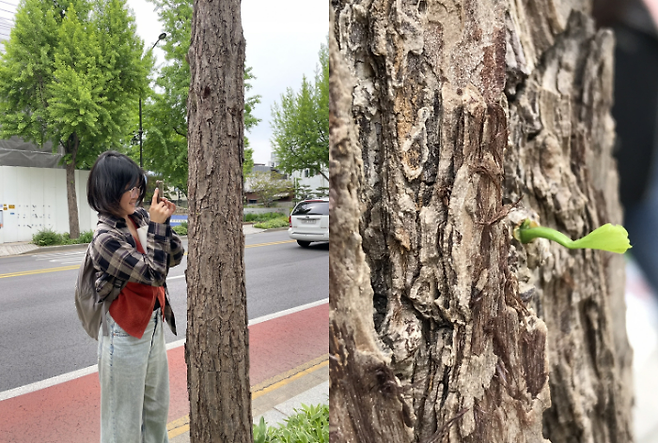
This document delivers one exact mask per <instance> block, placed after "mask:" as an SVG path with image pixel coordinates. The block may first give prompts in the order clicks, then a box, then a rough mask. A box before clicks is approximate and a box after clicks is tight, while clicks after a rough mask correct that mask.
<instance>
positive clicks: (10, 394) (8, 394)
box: [0, 298, 329, 401]
mask: <svg viewBox="0 0 658 443" xmlns="http://www.w3.org/2000/svg"><path fill="white" fill-rule="evenodd" d="M326 303H329V299H328V298H325V299H324V300H319V301H317V302H313V303H308V304H305V305H301V306H297V307H296V308H292V309H286V310H285V311H280V312H275V313H274V314H270V315H264V316H262V317H258V318H255V319H253V320H250V321H249V326H251V325H254V324H258V323H262V322H264V321H267V320H272V319H274V318H277V317H283V316H284V315H288V314H292V313H295V312H299V311H303V310H305V309H310V308H313V307H315V306H320V305H323V304H326ZM184 344H185V339H184V338H183V339H181V340H176V341H174V342H171V343H167V345H166V348H167V351H169V350H170V349H174V348H178V347H180V346H183V345H184ZM96 372H98V365H93V366H88V367H86V368H83V369H78V370H77V371H73V372H68V373H66V374H61V375H56V376H55V377H51V378H48V379H46V380H41V381H37V382H34V383H30V384H29V385H25V386H19V387H18V388H14V389H10V390H8V391H4V392H0V401H3V400H8V399H10V398H14V397H18V396H19V395H24V394H29V393H31V392H35V391H39V390H41V389H46V388H49V387H51V386H55V385H58V384H60V383H65V382H67V381H71V380H75V379H76V378H80V377H84V376H85V375H89V374H94V373H96Z"/></svg>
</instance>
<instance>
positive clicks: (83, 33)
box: [0, 0, 152, 237]
mask: <svg viewBox="0 0 658 443" xmlns="http://www.w3.org/2000/svg"><path fill="white" fill-rule="evenodd" d="M142 49H143V42H142V41H141V40H140V39H139V37H137V34H136V27H135V19H134V17H133V16H132V15H131V14H129V12H128V10H127V8H126V2H125V0H90V1H88V0H68V1H67V0H64V1H61V2H49V1H44V0H25V1H24V2H23V3H21V4H20V5H19V7H18V9H17V12H16V16H15V26H14V28H13V29H12V31H11V36H10V38H9V40H8V41H6V42H5V53H4V54H3V55H2V58H1V59H0V135H1V136H3V137H10V136H14V135H17V136H19V137H21V138H23V139H24V140H27V141H32V142H35V143H37V144H39V145H44V144H45V143H46V142H48V141H52V142H53V149H55V150H57V149H58V148H59V147H62V148H63V150H64V153H65V157H64V162H65V163H66V164H67V186H68V194H69V224H70V229H71V236H72V237H75V236H77V231H78V220H77V210H73V209H72V208H74V207H75V203H76V202H75V199H76V197H75V191H74V189H72V188H73V185H74V184H73V183H72V178H71V177H72V174H73V171H74V169H75V168H76V167H84V166H89V165H91V164H92V163H93V161H94V160H95V159H96V157H97V156H98V154H99V153H100V152H102V151H104V150H106V149H108V148H117V147H119V146H121V145H122V144H124V143H125V142H126V140H127V139H128V137H129V136H130V134H129V133H128V131H127V129H128V126H129V123H130V121H131V119H133V118H134V115H135V113H136V112H137V98H138V96H139V92H140V91H142V90H143V89H144V88H145V87H146V85H147V83H146V78H147V74H148V71H149V69H150V68H151V66H152V59H151V58H150V57H142ZM71 200H73V201H71Z"/></svg>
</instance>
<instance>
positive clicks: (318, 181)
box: [291, 169, 329, 192]
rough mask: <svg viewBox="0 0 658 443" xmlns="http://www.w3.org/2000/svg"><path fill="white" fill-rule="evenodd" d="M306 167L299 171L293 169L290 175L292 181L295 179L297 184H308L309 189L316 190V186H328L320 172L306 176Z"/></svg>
mask: <svg viewBox="0 0 658 443" xmlns="http://www.w3.org/2000/svg"><path fill="white" fill-rule="evenodd" d="M308 175H309V173H308V169H306V170H301V171H294V172H293V173H292V174H291V176H292V181H293V183H294V182H295V181H296V182H297V184H299V185H305V186H309V188H310V191H311V192H313V191H316V190H317V189H318V188H328V187H329V182H328V181H327V180H326V179H325V178H324V177H323V176H322V174H317V175H313V176H310V177H308Z"/></svg>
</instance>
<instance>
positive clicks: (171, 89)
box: [143, 0, 260, 191]
mask: <svg viewBox="0 0 658 443" xmlns="http://www.w3.org/2000/svg"><path fill="white" fill-rule="evenodd" d="M151 1H152V2H153V3H154V4H155V5H156V6H157V8H158V12H159V16H160V21H161V22H162V24H163V28H164V31H165V32H166V33H167V38H166V39H165V40H164V41H163V42H162V43H160V45H161V47H162V49H163V50H164V52H165V60H166V65H165V66H164V67H162V69H161V70H160V74H159V76H158V78H157V79H156V80H155V85H156V87H155V89H154V90H153V91H151V93H150V96H149V97H148V98H147V100H146V102H145V107H144V113H143V114H144V125H143V126H144V142H143V143H144V166H145V167H146V168H147V169H149V170H153V171H156V172H158V173H161V174H162V175H163V176H164V177H165V180H166V181H167V183H168V184H169V185H172V186H175V187H177V188H178V189H181V190H184V191H185V190H186V189H187V177H188V160H187V97H188V92H189V88H190V66H189V64H188V62H187V59H186V56H187V53H188V50H189V48H190V35H191V20H192V6H193V2H192V0H151ZM154 38H155V36H154ZM254 78H255V77H254V76H253V74H252V72H251V68H246V69H245V77H244V79H245V94H246V92H247V91H249V90H250V89H251V85H250V84H249V83H248V81H249V80H251V79H254ZM258 103H260V96H258V95H254V96H251V97H245V111H244V125H245V132H246V131H249V130H250V129H251V128H252V127H254V126H255V125H256V124H258V122H259V119H257V118H256V117H254V116H253V114H252V111H253V109H254V107H255V106H256V105H257V104H258ZM248 145H249V141H248V139H247V138H246V137H245V141H244V146H245V149H244V163H243V173H244V174H245V175H246V174H248V173H249V172H250V171H251V168H252V167H253V164H254V162H253V159H252V155H253V149H251V148H249V147H248Z"/></svg>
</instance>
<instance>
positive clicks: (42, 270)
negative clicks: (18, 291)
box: [0, 265, 80, 278]
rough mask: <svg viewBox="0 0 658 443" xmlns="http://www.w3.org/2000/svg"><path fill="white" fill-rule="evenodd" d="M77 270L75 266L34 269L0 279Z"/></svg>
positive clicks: (13, 273)
mask: <svg viewBox="0 0 658 443" xmlns="http://www.w3.org/2000/svg"><path fill="white" fill-rule="evenodd" d="M79 268H80V265H75V266H62V267H59V268H47V269H35V270H33V271H22V272H11V273H9V274H0V278H8V277H21V276H23V275H35V274H46V273H48V272H59V271H72V270H74V269H79Z"/></svg>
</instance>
